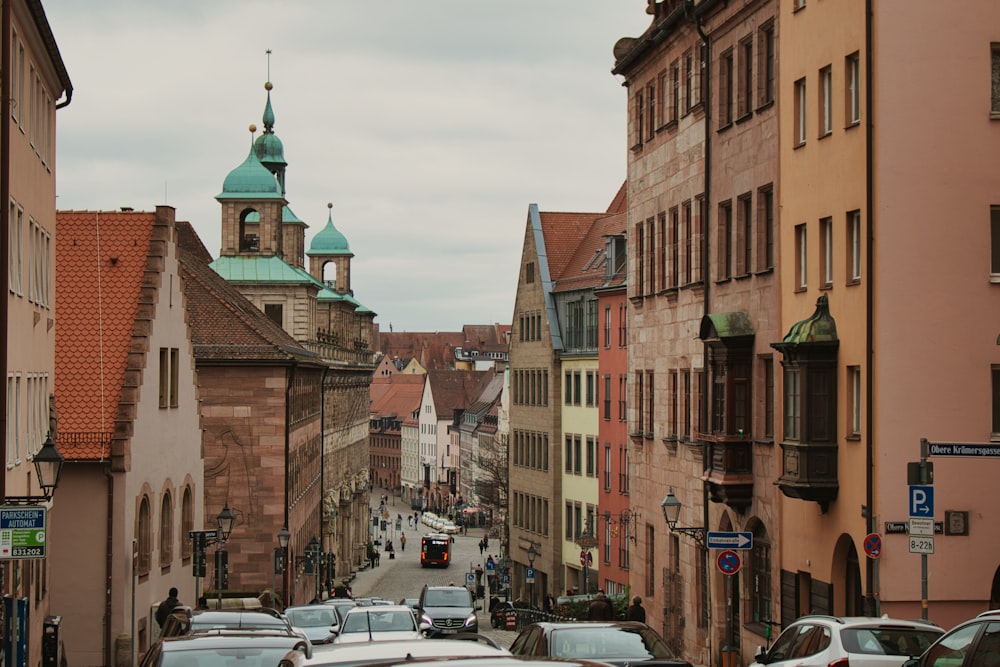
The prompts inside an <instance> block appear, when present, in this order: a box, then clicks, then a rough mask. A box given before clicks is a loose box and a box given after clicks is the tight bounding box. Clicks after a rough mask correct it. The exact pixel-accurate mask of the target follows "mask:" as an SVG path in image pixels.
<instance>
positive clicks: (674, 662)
mask: <svg viewBox="0 0 1000 667" xmlns="http://www.w3.org/2000/svg"><path fill="white" fill-rule="evenodd" d="M510 652H511V653H513V654H514V655H517V656H533V657H536V658H541V657H546V658H573V659H577V660H580V659H586V660H596V661H599V662H604V663H607V664H611V665H618V667H626V666H629V665H641V666H642V667H691V663H689V662H687V661H686V660H682V659H680V658H678V657H677V656H675V655H674V653H673V651H671V650H670V649H669V648H668V647H667V645H666V643H665V642H664V641H663V639H661V638H660V635H658V634H656V631H655V630H653V628H651V627H649V626H648V625H646V624H645V623H639V622H638V621H589V622H584V623H532V624H531V625H529V626H528V627H526V628H525V629H524V630H522V631H521V633H520V634H518V636H517V637H516V638H515V639H514V643H513V644H511V646H510Z"/></svg>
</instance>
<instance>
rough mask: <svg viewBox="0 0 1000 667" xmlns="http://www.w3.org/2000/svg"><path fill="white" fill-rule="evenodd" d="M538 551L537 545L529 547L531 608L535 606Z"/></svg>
mask: <svg viewBox="0 0 1000 667" xmlns="http://www.w3.org/2000/svg"><path fill="white" fill-rule="evenodd" d="M538 555H539V553H538V551H536V550H535V545H534V544H532V545H531V546H530V547H528V567H529V568H530V569H531V581H529V582H528V583H530V584H531V598H530V599H531V606H532V607H534V606H535V557H536V556H538Z"/></svg>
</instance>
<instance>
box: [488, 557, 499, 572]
mask: <svg viewBox="0 0 1000 667" xmlns="http://www.w3.org/2000/svg"><path fill="white" fill-rule="evenodd" d="M496 569H497V564H496V562H495V561H492V560H488V561H486V571H487V572H496Z"/></svg>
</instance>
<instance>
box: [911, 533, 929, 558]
mask: <svg viewBox="0 0 1000 667" xmlns="http://www.w3.org/2000/svg"><path fill="white" fill-rule="evenodd" d="M910 553H911V554H932V553H934V538H933V537H918V536H915V535H911V536H910Z"/></svg>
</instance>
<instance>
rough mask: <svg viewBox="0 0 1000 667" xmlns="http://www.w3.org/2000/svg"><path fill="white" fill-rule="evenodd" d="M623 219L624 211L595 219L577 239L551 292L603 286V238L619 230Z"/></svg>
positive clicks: (606, 270)
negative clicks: (571, 254) (569, 257)
mask: <svg viewBox="0 0 1000 667" xmlns="http://www.w3.org/2000/svg"><path fill="white" fill-rule="evenodd" d="M626 219H627V214H625V213H622V214H617V215H604V216H601V217H598V218H596V219H595V220H594V224H593V225H591V227H590V229H589V230H587V233H586V234H585V235H584V237H583V238H582V239H580V241H579V244H578V245H577V247H576V252H575V253H573V256H572V258H571V259H570V260H569V262H567V264H566V268H565V269H564V270H563V273H562V275H561V276H560V277H559V279H558V280H556V284H555V287H554V289H553V291H554V292H568V291H573V290H579V289H586V288H595V287H602V286H604V285H605V283H607V281H608V267H607V240H606V237H607V236H609V235H612V234H621V233H623V232H624V226H625V222H626ZM622 273H624V272H622Z"/></svg>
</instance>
